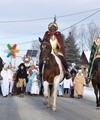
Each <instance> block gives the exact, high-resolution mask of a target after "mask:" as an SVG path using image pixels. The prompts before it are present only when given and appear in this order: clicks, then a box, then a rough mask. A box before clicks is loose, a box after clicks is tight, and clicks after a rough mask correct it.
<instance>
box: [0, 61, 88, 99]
mask: <svg viewBox="0 0 100 120" xmlns="http://www.w3.org/2000/svg"><path fill="white" fill-rule="evenodd" d="M38 74H39V70H38V68H37V67H36V66H35V65H34V64H32V65H31V66H30V67H29V68H27V67H26V66H25V64H24V63H21V64H20V65H19V66H18V68H16V67H12V66H11V65H8V64H4V67H3V69H2V70H1V77H2V79H1V80H0V87H1V95H2V96H3V97H4V98H5V97H7V96H8V95H9V94H10V95H19V97H24V96H25V95H31V96H36V95H43V93H42V94H41V89H42V92H43V88H42V84H41V80H39V79H38ZM70 74H71V76H72V77H70V78H66V77H65V78H64V79H63V81H62V82H60V84H59V86H58V96H63V97H65V98H66V97H71V98H74V97H78V98H83V92H84V86H85V85H86V81H85V76H84V74H83V71H82V69H79V70H77V69H75V68H72V69H71V70H70Z"/></svg>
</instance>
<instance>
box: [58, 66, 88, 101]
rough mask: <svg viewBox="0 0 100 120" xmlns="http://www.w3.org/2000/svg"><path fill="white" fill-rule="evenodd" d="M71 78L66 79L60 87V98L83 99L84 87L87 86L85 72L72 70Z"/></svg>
mask: <svg viewBox="0 0 100 120" xmlns="http://www.w3.org/2000/svg"><path fill="white" fill-rule="evenodd" d="M70 73H71V76H72V77H71V78H69V79H68V78H66V77H65V78H64V79H63V81H62V82H60V84H59V86H58V96H61V97H65V98H67V97H71V98H74V97H77V98H79V99H80V98H83V93H84V86H86V79H85V75H84V73H83V70H82V69H81V68H80V69H78V70H77V69H75V68H72V69H71V70H70Z"/></svg>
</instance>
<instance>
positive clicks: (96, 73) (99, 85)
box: [92, 58, 100, 108]
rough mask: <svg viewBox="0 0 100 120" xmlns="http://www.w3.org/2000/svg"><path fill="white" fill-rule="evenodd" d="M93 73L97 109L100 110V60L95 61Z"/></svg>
mask: <svg viewBox="0 0 100 120" xmlns="http://www.w3.org/2000/svg"><path fill="white" fill-rule="evenodd" d="M92 72H93V78H92V85H93V88H94V93H95V96H96V107H97V108H100V58H96V59H95V60H94V63H93V71H92Z"/></svg>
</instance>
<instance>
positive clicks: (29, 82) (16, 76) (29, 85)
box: [0, 63, 40, 97]
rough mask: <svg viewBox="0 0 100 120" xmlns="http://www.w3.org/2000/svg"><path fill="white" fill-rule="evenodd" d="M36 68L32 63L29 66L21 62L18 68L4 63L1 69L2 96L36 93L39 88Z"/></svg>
mask: <svg viewBox="0 0 100 120" xmlns="http://www.w3.org/2000/svg"><path fill="white" fill-rule="evenodd" d="M37 76H38V69H37V68H36V66H35V65H34V64H32V65H31V66H30V67H29V68H27V67H26V66H25V64H24V63H21V64H20V65H19V66H18V68H15V67H12V66H11V65H8V64H4V66H3V68H2V70H1V77H2V78H1V80H0V87H1V94H2V96H3V97H7V96H8V95H9V94H11V95H19V96H20V97H24V95H25V94H30V95H38V94H39V90H40V81H39V80H38V78H37Z"/></svg>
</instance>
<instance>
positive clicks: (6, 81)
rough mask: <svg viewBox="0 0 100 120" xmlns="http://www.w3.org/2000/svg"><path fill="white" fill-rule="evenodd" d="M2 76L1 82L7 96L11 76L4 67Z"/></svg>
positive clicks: (3, 92) (4, 94) (3, 91)
mask: <svg viewBox="0 0 100 120" xmlns="http://www.w3.org/2000/svg"><path fill="white" fill-rule="evenodd" d="M1 76H2V78H3V80H2V82H1V91H2V95H3V96H7V95H8V94H9V77H8V72H7V70H5V69H4V68H3V69H2V71H1Z"/></svg>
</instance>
